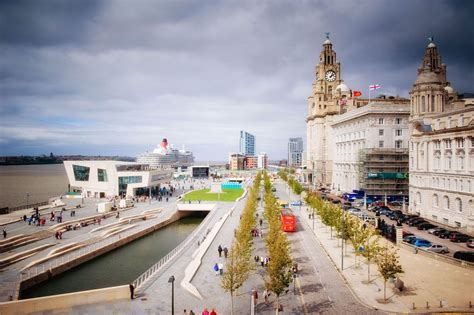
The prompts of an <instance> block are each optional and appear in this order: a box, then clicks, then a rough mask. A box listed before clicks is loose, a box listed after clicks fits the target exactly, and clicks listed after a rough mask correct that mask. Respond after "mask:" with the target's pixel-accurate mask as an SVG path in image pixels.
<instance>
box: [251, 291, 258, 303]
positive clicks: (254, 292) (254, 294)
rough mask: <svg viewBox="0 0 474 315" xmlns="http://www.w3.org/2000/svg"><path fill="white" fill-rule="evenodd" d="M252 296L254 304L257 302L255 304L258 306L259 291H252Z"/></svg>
mask: <svg viewBox="0 0 474 315" xmlns="http://www.w3.org/2000/svg"><path fill="white" fill-rule="evenodd" d="M252 295H253V300H254V302H255V303H254V304H255V305H257V300H258V292H257V290H256V289H255V288H254V289H253V290H252Z"/></svg>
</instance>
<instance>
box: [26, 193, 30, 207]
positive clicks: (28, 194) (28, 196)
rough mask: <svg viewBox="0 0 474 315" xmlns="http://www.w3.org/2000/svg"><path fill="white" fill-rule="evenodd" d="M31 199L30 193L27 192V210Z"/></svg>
mask: <svg viewBox="0 0 474 315" xmlns="http://www.w3.org/2000/svg"><path fill="white" fill-rule="evenodd" d="M29 198H30V193H29V192H27V193H26V209H28V208H29V207H28V205H29Z"/></svg>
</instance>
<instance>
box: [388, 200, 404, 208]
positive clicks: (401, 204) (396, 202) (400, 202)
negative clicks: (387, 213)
mask: <svg viewBox="0 0 474 315" xmlns="http://www.w3.org/2000/svg"><path fill="white" fill-rule="evenodd" d="M388 204H389V205H391V206H395V207H401V206H403V201H398V200H396V201H391V202H389V203H388Z"/></svg>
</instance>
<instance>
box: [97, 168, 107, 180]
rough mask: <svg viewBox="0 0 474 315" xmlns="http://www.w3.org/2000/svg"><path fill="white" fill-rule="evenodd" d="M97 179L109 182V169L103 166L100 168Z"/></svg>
mask: <svg viewBox="0 0 474 315" xmlns="http://www.w3.org/2000/svg"><path fill="white" fill-rule="evenodd" d="M97 179H98V181H99V182H108V181H109V180H108V179H107V171H106V170H104V169H102V168H98V169H97Z"/></svg>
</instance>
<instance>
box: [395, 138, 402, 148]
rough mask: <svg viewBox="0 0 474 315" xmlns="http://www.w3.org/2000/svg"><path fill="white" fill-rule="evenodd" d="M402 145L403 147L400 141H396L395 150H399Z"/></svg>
mask: <svg viewBox="0 0 474 315" xmlns="http://www.w3.org/2000/svg"><path fill="white" fill-rule="evenodd" d="M402 145H403V141H402V140H397V141H395V148H396V149H401V148H402Z"/></svg>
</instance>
